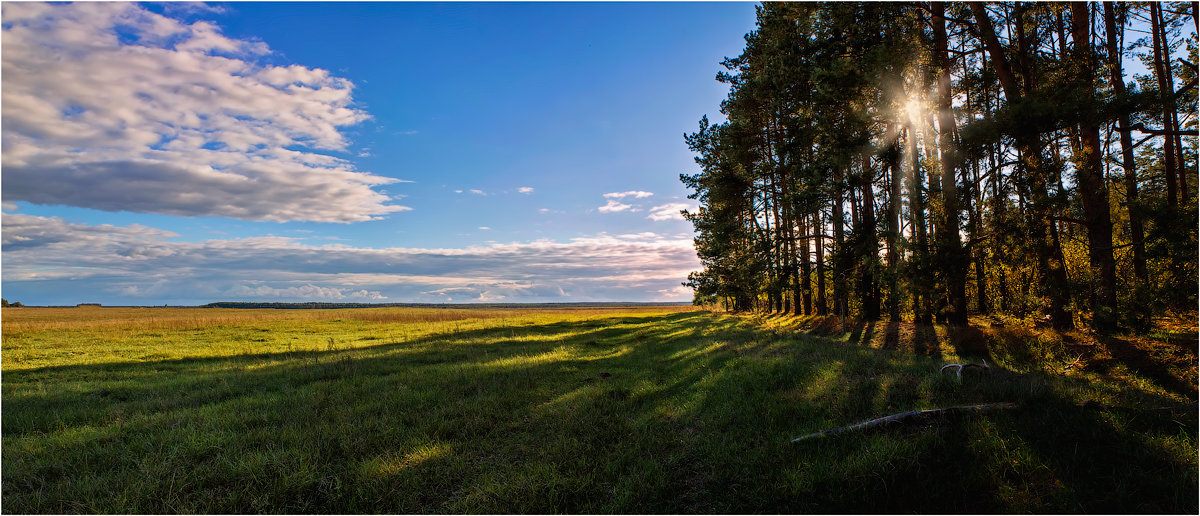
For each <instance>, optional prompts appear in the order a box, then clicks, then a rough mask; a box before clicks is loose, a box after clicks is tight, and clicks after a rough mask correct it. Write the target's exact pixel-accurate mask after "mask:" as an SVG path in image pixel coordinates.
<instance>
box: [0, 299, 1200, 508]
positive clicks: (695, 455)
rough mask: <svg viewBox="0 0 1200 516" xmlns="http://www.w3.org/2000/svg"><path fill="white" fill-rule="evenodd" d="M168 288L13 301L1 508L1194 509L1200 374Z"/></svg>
mask: <svg viewBox="0 0 1200 516" xmlns="http://www.w3.org/2000/svg"><path fill="white" fill-rule="evenodd" d="M47 310H48V309H47ZM71 310H77V311H71ZM106 310H108V311H106ZM144 310H145V311H144V312H137V311H136V309H127V310H122V309H64V310H62V311H59V312H52V311H42V310H40V309H28V308H23V309H17V310H10V309H6V310H5V311H4V314H3V315H4V341H3V346H4V347H3V357H2V358H3V421H2V423H3V457H2V460H3V469H2V470H0V471H2V477H3V501H2V509H3V511H4V512H7V513H28V512H33V513H45V512H55V513H63V512H65V513H76V512H96V513H113V512H138V513H178V512H186V513H195V512H220V513H245V512H272V513H274V512H287V513H308V512H338V513H362V512H385V513H429V512H453V513H514V512H537V513H558V512H571V513H580V512H585V513H613V512H617V513H662V512H670V513H681V512H682V513H691V512H720V513H753V512H775V513H778V512H787V513H801V512H933V513H945V512H1105V513H1113V512H1117V513H1123V512H1139V513H1141V512H1145V513H1196V512H1197V494H1198V491H1197V482H1198V478H1197V439H1196V437H1197V435H1196V434H1197V416H1196V410H1195V405H1189V404H1188V402H1194V400H1191V399H1187V398H1186V397H1181V396H1180V395H1172V394H1170V393H1165V392H1164V391H1163V390H1162V389H1161V388H1157V387H1156V386H1155V385H1154V384H1153V382H1152V381H1150V380H1146V379H1140V378H1138V377H1136V375H1134V376H1122V377H1119V378H1117V377H1108V376H1102V375H1087V376H1080V375H1076V376H1070V377H1068V376H1060V375H1054V374H1050V373H1046V372H1041V371H1038V370H1035V369H1036V368H1021V367H1017V364H1012V365H1010V367H1009V368H1008V369H1006V370H1001V371H999V372H997V373H996V374H993V375H991V376H977V375H967V376H966V377H965V378H964V379H963V381H961V382H959V381H957V380H955V379H954V377H953V375H952V374H948V373H947V374H945V375H939V374H938V368H939V367H940V366H941V365H942V364H944V363H947V362H950V361H954V360H956V359H958V358H959V357H957V356H956V355H955V354H954V351H953V350H952V349H951V348H949V347H947V348H946V349H944V350H943V349H939V352H938V353H936V354H926V355H918V354H913V353H908V352H900V351H889V350H880V349H874V348H871V347H867V346H862V345H856V344H853V343H849V342H846V335H833V336H831V337H818V336H812V335H804V334H795V333H792V332H786V331H781V330H780V329H779V328H777V327H774V326H772V325H771V324H769V321H764V320H762V319H759V318H755V317H738V316H728V315H716V314H709V313H707V312H688V311H680V309H677V308H671V309H666V308H664V309H604V310H527V311H516V310H507V311H506V310H495V311H471V310H441V311H427V312H422V311H419V310H415V309H387V310H374V311H372V310H329V311H238V310H227V311H220V310H216V309H205V310H196V311H191V312H189V311H186V310H178V311H171V310H169V309H144ZM158 310H162V311H158ZM156 311H157V312H156ZM114 321H115V322H114ZM1006 365H1008V364H1006ZM1131 378H1132V379H1131ZM1084 400H1094V401H1097V402H1100V403H1101V404H1102V406H1100V407H1082V406H1080V405H1079V404H1080V402H1082V401H1084ZM991 401H1017V402H1020V403H1021V406H1020V408H1017V409H1013V410H1002V411H997V412H989V413H986V414H978V415H970V416H961V417H948V418H932V419H929V420H927V421H921V422H917V423H914V424H907V425H898V426H892V427H886V428H883V429H878V430H871V431H864V432H852V433H846V434H841V435H837V436H831V437H826V438H822V439H815V440H812V441H805V442H802V443H791V442H790V440H791V439H792V438H794V437H797V436H799V435H803V434H807V433H810V432H813V431H817V430H821V429H826V428H831V427H836V426H842V425H847V424H852V423H856V422H859V421H862V420H866V419H871V418H875V417H880V416H884V415H888V414H893V413H897V412H902V411H906V410H912V409H917V408H934V407H944V406H951V405H960V404H968V403H982V402H991ZM1148 408H1167V409H1168V410H1148Z"/></svg>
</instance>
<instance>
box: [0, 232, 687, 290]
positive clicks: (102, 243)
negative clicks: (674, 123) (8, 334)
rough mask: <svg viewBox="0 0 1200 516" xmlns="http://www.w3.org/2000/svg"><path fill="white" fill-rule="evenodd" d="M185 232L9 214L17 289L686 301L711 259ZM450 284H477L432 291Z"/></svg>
mask: <svg viewBox="0 0 1200 516" xmlns="http://www.w3.org/2000/svg"><path fill="white" fill-rule="evenodd" d="M177 237H178V235H176V234H174V233H172V232H169V231H164V230H161V229H155V228H150V227H146V226H141V225H131V226H110V225H98V226H92V225H85V224H75V223H70V222H67V221H64V220H62V219H60V218H53V217H38V216H32V215H24V214H20V213H6V214H5V215H4V224H3V238H2V242H3V254H4V269H3V281H4V289H5V290H6V297H9V298H10V299H11V298H17V299H21V300H22V301H23V302H25V303H26V304H59V303H75V302H80V301H83V300H81V299H79V298H78V296H80V295H81V294H80V293H81V292H88V293H97V295H99V293H105V295H108V296H110V298H109V299H107V300H105V299H94V300H95V301H96V302H106V303H108V302H120V303H129V304H139V303H146V302H148V301H152V302H153V303H162V302H165V301H170V302H180V303H205V302H210V301H217V300H225V299H229V298H230V297H231V296H235V294H236V295H237V296H239V299H247V298H254V299H266V300H283V299H287V300H296V301H304V300H322V299H367V300H369V299H384V298H386V299H389V300H392V301H422V300H424V301H431V302H432V301H437V300H449V299H444V298H446V297H447V296H449V297H452V298H453V300H454V301H467V300H484V299H499V297H498V296H504V299H506V300H508V301H553V300H559V301H564V300H571V301H595V300H598V301H605V300H607V301H620V300H629V301H639V300H642V301H651V300H677V298H676V297H671V296H675V294H674V293H671V292H670V289H672V288H673V287H675V286H677V285H679V283H680V282H682V281H683V280H685V279H686V277H687V274H688V272H690V271H692V270H696V269H698V268H699V266H700V263H699V260H698V259H697V258H696V253H695V250H694V249H693V248H692V241H691V238H690V236H689V235H687V234H680V235H662V234H658V233H653V232H642V233H634V234H622V235H609V234H604V233H601V234H598V235H592V236H588V237H580V238H575V239H571V240H570V241H567V242H557V241H552V240H535V241H532V242H509V243H491V244H487V245H480V246H471V247H466V248H449V249H421V248H386V249H373V248H359V247H352V246H348V245H344V244H336V243H328V244H324V245H313V244H307V243H304V240H303V239H300V238H291V237H279V236H266V237H253V238H238V239H217V240H207V241H203V242H183V241H177V240H175V239H176V238H177ZM441 289H469V290H460V291H454V292H455V293H449V292H451V291H445V292H442V293H437V294H430V293H431V292H435V291H439V290H441ZM10 293H11V294H10ZM443 294H445V295H443ZM338 296H343V297H338Z"/></svg>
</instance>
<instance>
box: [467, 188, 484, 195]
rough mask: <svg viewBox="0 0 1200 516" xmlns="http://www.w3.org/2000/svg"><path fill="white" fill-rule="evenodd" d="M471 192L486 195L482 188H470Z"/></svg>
mask: <svg viewBox="0 0 1200 516" xmlns="http://www.w3.org/2000/svg"><path fill="white" fill-rule="evenodd" d="M471 193H473V194H475V195H487V192H484V191H483V190H477V189H474V188H472V189H471Z"/></svg>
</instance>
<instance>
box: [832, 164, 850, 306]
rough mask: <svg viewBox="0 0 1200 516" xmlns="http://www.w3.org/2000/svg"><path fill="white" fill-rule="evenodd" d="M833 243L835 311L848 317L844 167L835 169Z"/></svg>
mask: <svg viewBox="0 0 1200 516" xmlns="http://www.w3.org/2000/svg"><path fill="white" fill-rule="evenodd" d="M833 185H834V186H833V243H834V256H835V257H837V259H836V260H834V261H833V311H834V313H835V314H836V315H837V316H838V317H841V318H843V319H845V318H846V316H847V315H849V314H848V313H846V308H847V306H846V277H847V276H846V275H847V274H849V271H848V270H846V269H847V267H846V259H845V257H846V256H847V254H848V253H846V237H845V224H846V213H845V211H844V210H843V209H842V205H843V202H844V201H843V199H842V169H840V168H834V169H833Z"/></svg>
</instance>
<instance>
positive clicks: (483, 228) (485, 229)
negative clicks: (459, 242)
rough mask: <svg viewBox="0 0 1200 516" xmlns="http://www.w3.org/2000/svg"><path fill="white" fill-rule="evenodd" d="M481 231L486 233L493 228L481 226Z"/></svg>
mask: <svg viewBox="0 0 1200 516" xmlns="http://www.w3.org/2000/svg"><path fill="white" fill-rule="evenodd" d="M479 229H482V230H484V231H487V230H489V229H492V228H489V227H487V226H479Z"/></svg>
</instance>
